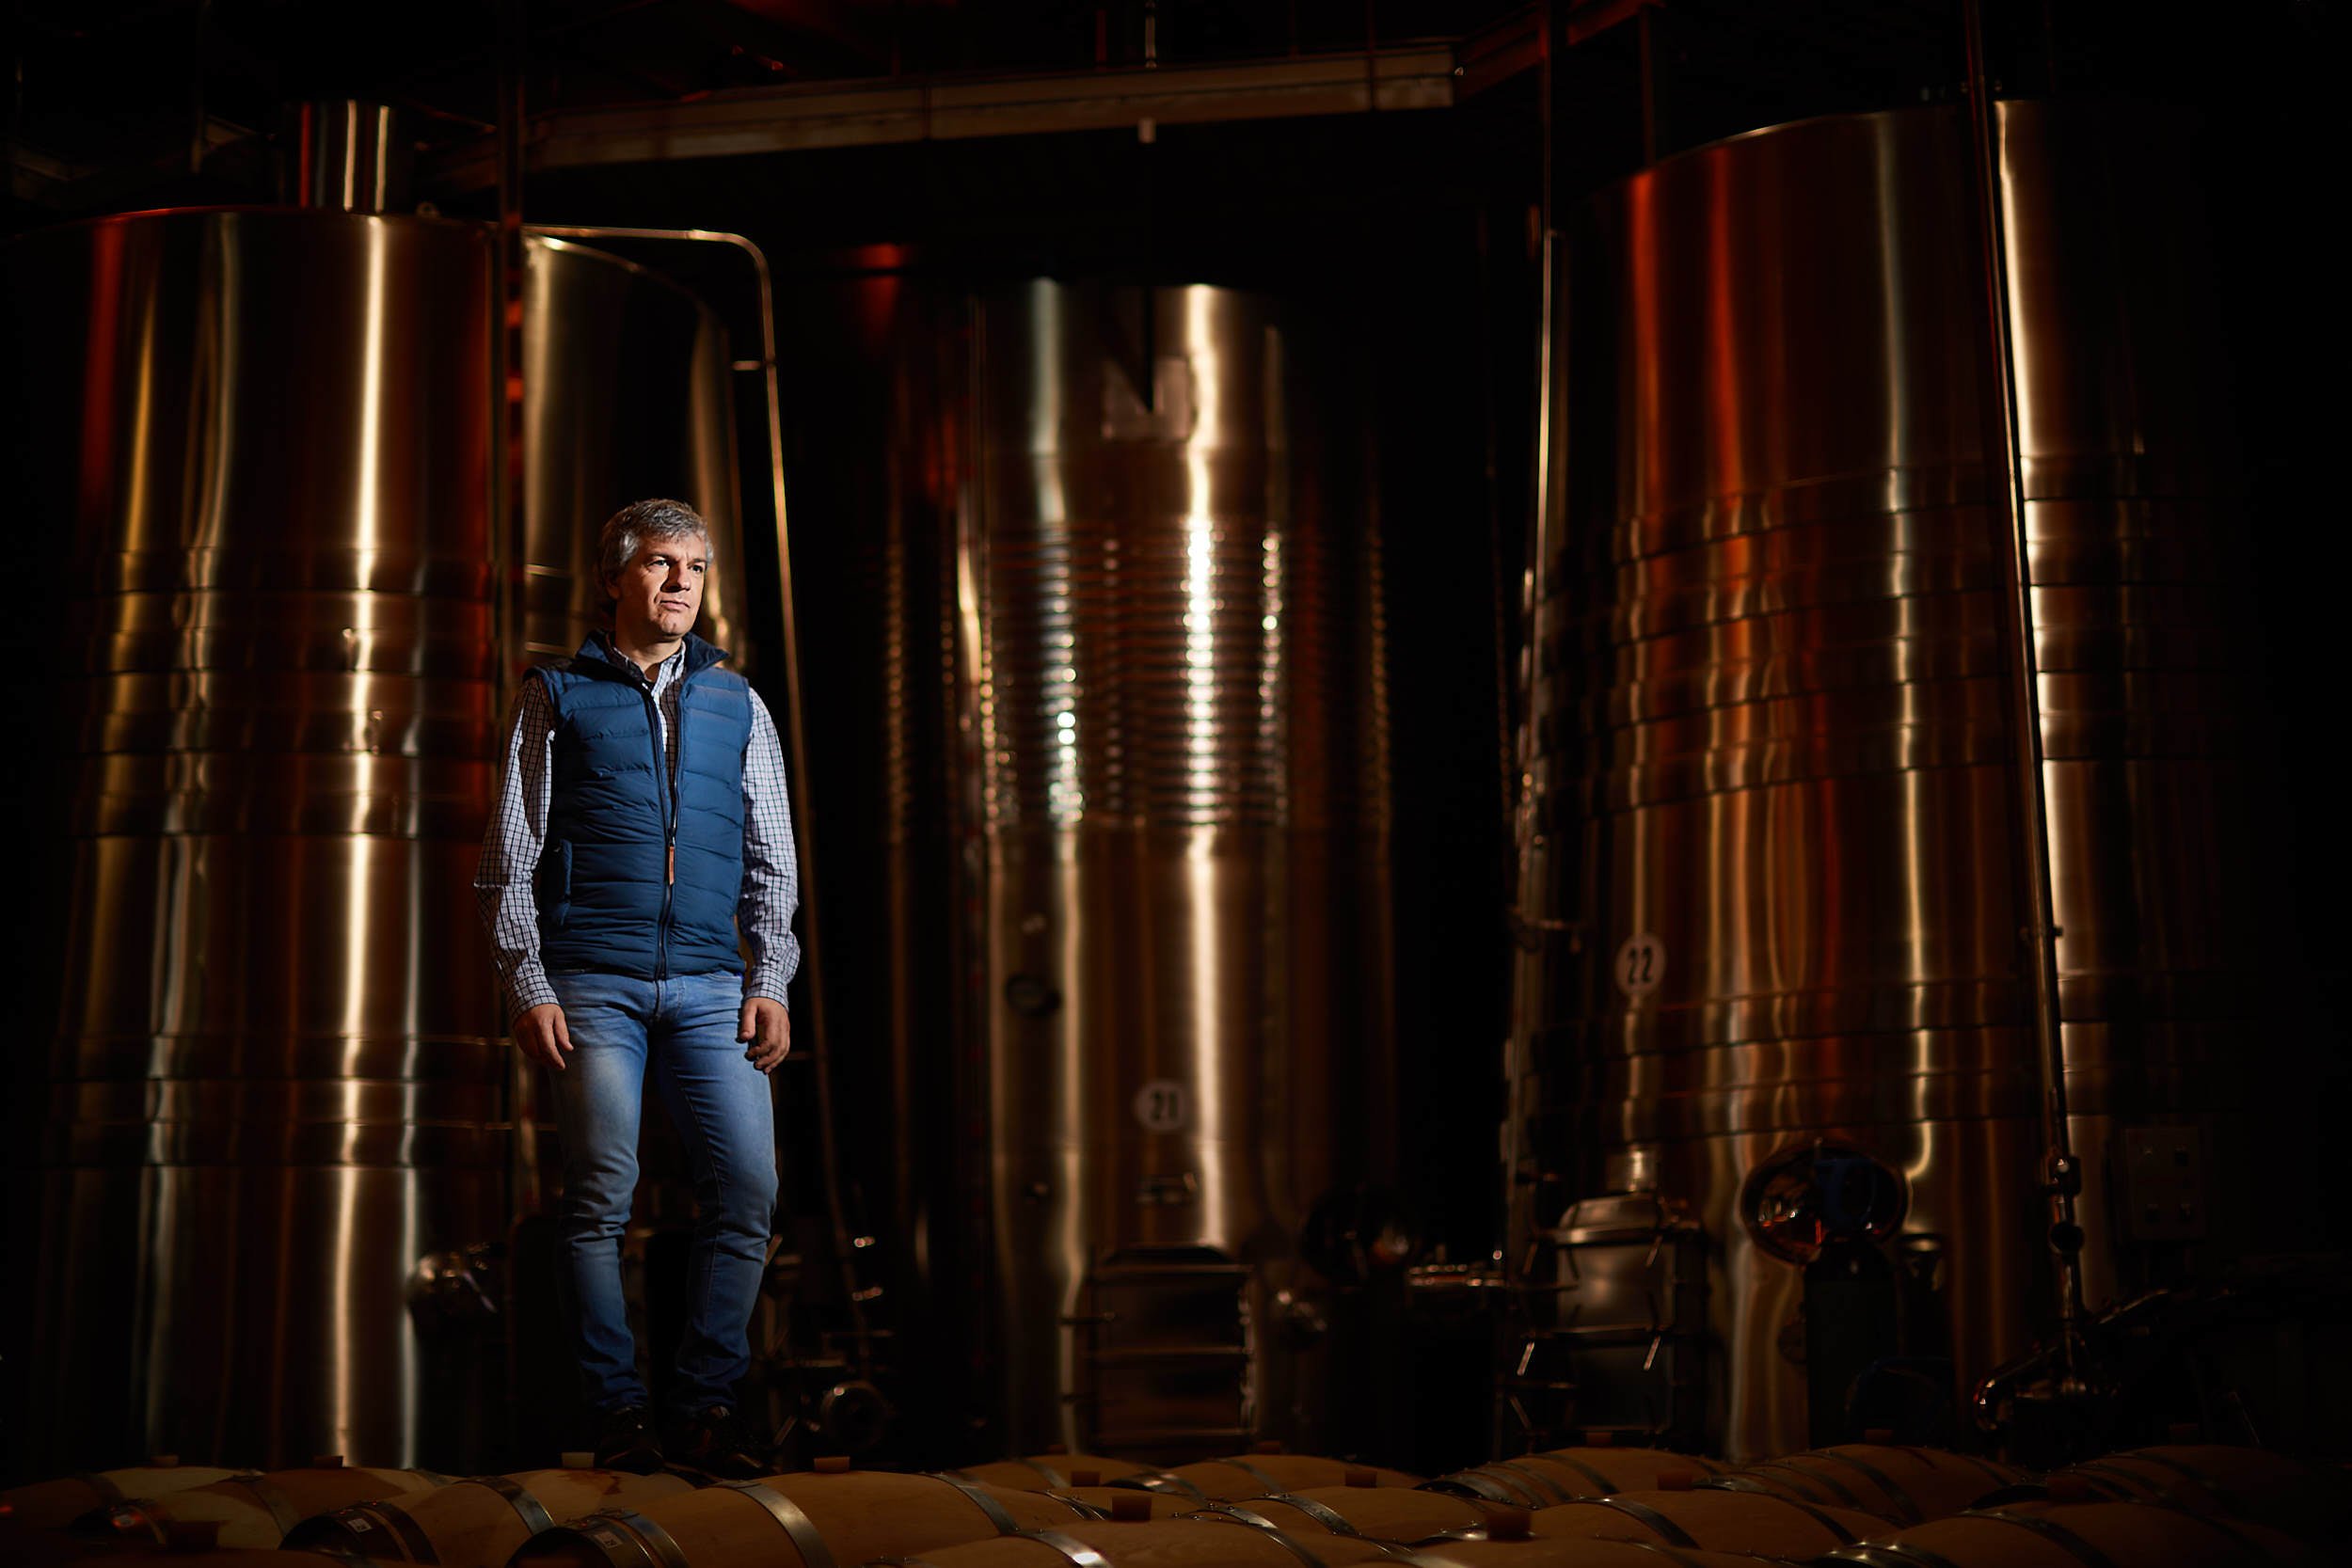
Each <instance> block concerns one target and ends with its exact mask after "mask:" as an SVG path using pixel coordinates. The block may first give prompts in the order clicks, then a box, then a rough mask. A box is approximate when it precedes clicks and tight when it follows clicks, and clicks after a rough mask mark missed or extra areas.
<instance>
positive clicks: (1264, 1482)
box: [1217, 1454, 1283, 1497]
mask: <svg viewBox="0 0 2352 1568" xmlns="http://www.w3.org/2000/svg"><path fill="white" fill-rule="evenodd" d="M1217 1463H1218V1464H1219V1465H1232V1467H1233V1468H1234V1469H1236V1470H1239V1471H1240V1472H1241V1473H1242V1474H1243V1475H1245V1476H1248V1478H1249V1479H1250V1480H1251V1481H1256V1482H1257V1483H1258V1484H1259V1485H1261V1486H1263V1487H1264V1488H1265V1496H1267V1497H1274V1496H1275V1495H1276V1494H1278V1493H1279V1492H1281V1491H1282V1490H1283V1487H1282V1483H1281V1482H1280V1481H1276V1480H1275V1479H1274V1478H1273V1477H1272V1476H1270V1475H1267V1474H1266V1473H1265V1472H1264V1471H1263V1470H1261V1469H1259V1468H1258V1467H1257V1466H1256V1465H1252V1464H1250V1463H1249V1461H1248V1460H1247V1459H1244V1458H1242V1457H1241V1456H1240V1455H1239V1454H1235V1455H1234V1456H1233V1457H1232V1458H1231V1459H1220V1460H1218V1461H1217Z"/></svg>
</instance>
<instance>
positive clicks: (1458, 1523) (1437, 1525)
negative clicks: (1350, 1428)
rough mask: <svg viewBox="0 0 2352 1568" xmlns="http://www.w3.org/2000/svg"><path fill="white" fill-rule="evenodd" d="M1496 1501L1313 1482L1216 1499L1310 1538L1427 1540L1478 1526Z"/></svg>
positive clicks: (1216, 1506) (1245, 1516)
mask: <svg viewBox="0 0 2352 1568" xmlns="http://www.w3.org/2000/svg"><path fill="white" fill-rule="evenodd" d="M1495 1507H1496V1505H1495V1504H1492V1503H1488V1502H1485V1501H1482V1500H1480V1499H1478V1498H1476V1497H1461V1496H1459V1495H1457V1494H1454V1493H1450V1492H1432V1491H1428V1490H1425V1489H1422V1488H1416V1487H1404V1486H1311V1487H1309V1488H1308V1489H1307V1490H1305V1491H1303V1492H1286V1493H1284V1494H1282V1495H1281V1496H1280V1497H1250V1498H1248V1499H1247V1500H1245V1501H1242V1502H1237V1503H1211V1504H1210V1505H1209V1508H1208V1512H1215V1513H1226V1514H1229V1515H1231V1516H1232V1517H1234V1518H1238V1519H1240V1520H1241V1521H1242V1522H1243V1523H1245V1524H1251V1525H1256V1526H1258V1527H1259V1528H1272V1529H1279V1530H1280V1531H1282V1532H1283V1533H1284V1534H1285V1535H1295V1536H1298V1537H1300V1538H1302V1539H1311V1538H1313V1537H1316V1536H1322V1535H1347V1536H1357V1537H1361V1538H1363V1539H1365V1540H1370V1541H1388V1542H1407V1541H1423V1540H1426V1539H1428V1538H1429V1537H1430V1536H1433V1535H1438V1534H1440V1533H1442V1532H1444V1531H1446V1530H1450V1529H1476V1528H1480V1527H1481V1526H1484V1525H1485V1524H1486V1521H1487V1520H1488V1519H1489V1518H1491V1517H1492V1516H1493V1513H1494V1510H1495Z"/></svg>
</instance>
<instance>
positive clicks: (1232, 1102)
mask: <svg viewBox="0 0 2352 1568" xmlns="http://www.w3.org/2000/svg"><path fill="white" fill-rule="evenodd" d="M976 338H977V344H976V352H977V359H978V364H977V372H976V385H977V404H978V405H977V410H976V413H975V428H976V432H977V472H976V474H975V477H974V482H973V483H974V484H975V487H976V497H977V499H976V504H975V507H974V509H973V513H972V515H971V517H970V518H969V520H968V522H967V526H966V530H965V533H964V536H963V538H962V541H961V547H960V550H959V554H958V560H957V562H956V569H957V577H958V581H959V584H960V609H961V618H962V629H961V647H962V651H963V657H964V659H965V660H966V663H965V666H964V669H963V671H962V675H963V679H964V683H965V699H966V701H965V706H964V713H965V716H966V721H967V724H968V726H969V727H968V730H967V735H968V736H969V740H970V743H971V744H972V746H973V747H974V748H975V755H974V757H973V768H974V771H973V773H972V775H971V777H972V782H973V784H974V787H975V789H976V791H977V820H976V827H977V843H976V844H975V846H974V852H975V869H976V871H977V877H978V883H979V904H980V916H981V919H982V921H983V923H984V929H983V931H982V932H981V934H980V937H979V940H978V942H977V948H978V952H979V953H980V954H981V955H982V957H981V960H980V961H981V962H982V964H983V965H984V975H985V978H984V982H983V984H984V986H985V990H984V992H983V994H982V995H981V996H980V997H979V998H978V1001H977V1006H979V1007H980V1008H981V1009H983V1011H982V1015H981V1023H982V1035H983V1039H984V1043H985V1052H986V1058H987V1062H988V1071H989V1084H988V1089H989V1097H990V1101H989V1102H990V1132H991V1136H992V1139H993V1183H992V1202H993V1226H994V1237H995V1241H994V1245H995V1263H996V1275H997V1281H998V1291H999V1296H998V1300H997V1302H996V1308H997V1312H998V1315H999V1322H998V1333H997V1336H996V1339H997V1343H998V1344H999V1345H1001V1347H1002V1352H1003V1372H1004V1377H1005V1380H1006V1381H1005V1387H1006V1391H1007V1397H1008V1400H1009V1424H1008V1429H1007V1432H1006V1433H1005V1436H1006V1438H1007V1440H1009V1442H1010V1443H1012V1444H1013V1445H1014V1446H1015V1447H1016V1448H1020V1449H1032V1448H1036V1447H1039V1446H1041V1445H1042V1444H1043V1443H1044V1442H1046V1441H1048V1440H1052V1439H1057V1438H1058V1439H1059V1440H1061V1441H1062V1442H1064V1443H1066V1444H1068V1445H1069V1446H1070V1447H1072V1448H1073V1449H1078V1450H1081V1451H1090V1452H1113V1453H1116V1452H1120V1451H1142V1452H1149V1453H1152V1454H1154V1455H1160V1456H1174V1455H1182V1454H1184V1453H1188V1452H1199V1451H1203V1450H1207V1451H1215V1452H1224V1453H1230V1452H1232V1451H1233V1449H1234V1448H1235V1447H1236V1446H1237V1445H1238V1444H1239V1442H1240V1440H1241V1439H1242V1438H1244V1437H1247V1436H1250V1435H1255V1434H1257V1433H1268V1434H1277V1433H1279V1434H1280V1435H1282V1436H1284V1437H1286V1438H1290V1439H1292V1440H1294V1441H1299V1442H1307V1441H1312V1440H1313V1436H1314V1433H1313V1431H1312V1428H1311V1417H1310V1416H1308V1415H1307V1414H1305V1413H1306V1412H1310V1411H1311V1410H1313V1409H1314V1408H1315V1407H1316V1406H1317V1405H1318V1404H1319V1402H1320V1400H1319V1398H1318V1395H1317V1391H1316V1387H1315V1379H1316V1378H1318V1377H1319V1376H1320V1375H1321V1370H1320V1361H1321V1358H1320V1357H1319V1356H1318V1355H1317V1354H1315V1351H1314V1346H1313V1337H1314V1332H1315V1329H1314V1324H1315V1322H1316V1319H1315V1315H1314V1311H1313V1307H1312V1302H1311V1296H1312V1293H1313V1291H1314V1290H1315V1288H1316V1282H1315V1280H1314V1279H1313V1277H1312V1276H1311V1275H1310V1274H1309V1273H1308V1271H1307V1270H1306V1269H1305V1268H1304V1267H1303V1266H1302V1264H1301V1263H1300V1262H1299V1261H1298V1259H1297V1246H1298V1242H1297V1238H1298V1236H1299V1233H1300V1231H1301V1228H1302V1227H1304V1226H1305V1225H1306V1223H1307V1221H1308V1218H1309V1213H1310V1211H1311V1207H1312V1205H1313V1204H1314V1203H1315V1202H1316V1200H1317V1199H1318V1197H1320V1196H1322V1195H1323V1194H1325V1193H1326V1192H1327V1191H1329V1190H1330V1189H1332V1188H1333V1187H1334V1186H1335V1185H1338V1184H1343V1183H1345V1182H1348V1181H1350V1180H1360V1179H1362V1177H1363V1176H1365V1175H1366V1174H1374V1173H1375V1167H1376V1165H1377V1164H1378V1162H1379V1161H1380V1160H1381V1159H1382V1158H1384V1156H1385V1148H1384V1142H1383V1139H1382V1137H1381V1134H1380V1129H1381V1128H1382V1127H1383V1126H1385V1125H1386V1120H1387V1118H1388V1117H1390V1116H1391V1115H1392V1114H1393V1113H1392V1111H1391V1109H1390V1108H1389V1107H1387V1106H1386V1105H1385V1104H1384V1103H1383V1101H1384V1087H1385V1084H1386V1081H1387V1078H1388V1075H1389V1073H1390V1071H1391V1066H1390V1041H1389V1039H1388V1037H1387V1028H1388V1025H1387V1018H1388V1008H1387V1006H1386V1003H1387V986H1388V982H1387V975H1388V973H1389V947H1390V937H1389V927H1388V924H1387V922H1388V912H1387V911H1388V900H1387V892H1386V878H1387V871H1386V864H1385V855H1386V833H1387V828H1388V820H1387V818H1388V807H1387V799H1388V785H1387V759H1386V737H1385V733H1384V715H1383V707H1382V695H1381V687H1380V642H1381V631H1380V625H1379V618H1378V610H1377V605H1378V596H1377V585H1378V575H1377V574H1378V562H1377V553H1376V545H1375V540H1376V534H1375V531H1374V530H1373V529H1372V527H1371V526H1370V517H1369V515H1368V514H1367V513H1366V512H1365V511H1364V510H1363V509H1362V508H1361V506H1360V503H1359V502H1356V501H1352V500H1351V499H1350V495H1351V492H1350V490H1349V488H1348V475H1347V472H1346V468H1345V466H1346V465H1347V464H1348V463H1350V462H1351V461H1353V460H1354V459H1353V457H1352V454H1351V453H1350V452H1349V451H1348V449H1346V448H1345V447H1344V446H1339V447H1336V448H1335V447H1333V446H1331V445H1327V443H1326V440H1325V438H1324V436H1322V434H1321V433H1320V432H1318V431H1317V430H1316V428H1315V427H1314V424H1313V422H1312V420H1311V417H1310V416H1311V415H1312V414H1313V413H1314V412H1315V405H1314V404H1313V403H1311V401H1310V400H1308V399H1307V398H1305V397H1303V396H1302V395H1301V387H1302V382H1301V379H1300V367H1299V365H1297V364H1295V363H1291V362H1288V361H1289V360H1290V359H1291V357H1292V356H1295V354H1296V353H1297V352H1298V348H1297V342H1296V340H1295V337H1294V336H1293V335H1292V334H1291V333H1289V332H1288V331H1287V330H1286V328H1285V325H1284V324H1283V322H1282V320H1281V318H1280V316H1279V312H1278V311H1277V310H1276V309H1274V308H1273V307H1271V306H1270V305H1269V304H1268V303H1267V302H1266V301H1263V300H1262V299H1258V298H1255V297H1252V296H1248V295H1245V294H1239V293H1232V292H1228V291H1222V290H1217V289H1209V288H1183V289H1168V290H1156V291H1145V290H1136V289H1110V288H1095V287H1065V286H1060V285H1056V284H1051V283H1044V282H1040V283H1035V284H1031V285H1028V286H1026V287H1025V288H1022V289H1019V290H1016V291H1011V292H1007V293H996V294H992V295H990V296H988V297H986V298H985V299H984V300H983V301H982V303H981V306H980V309H979V310H978V314H977V325H976Z"/></svg>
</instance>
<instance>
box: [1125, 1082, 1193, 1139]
mask: <svg viewBox="0 0 2352 1568" xmlns="http://www.w3.org/2000/svg"><path fill="white" fill-rule="evenodd" d="M1135 1110H1136V1122H1137V1123H1138V1124H1140V1125H1141V1126H1142V1128H1143V1130H1144V1131H1145V1132H1183V1131H1184V1124H1185V1123H1186V1122H1188V1121H1190V1120H1191V1119H1192V1096H1191V1094H1190V1093H1189V1092H1188V1091H1187V1090H1186V1089H1185V1088H1184V1085H1183V1084H1181V1083H1179V1082H1177V1081H1176V1080H1175V1079H1173V1078H1154V1079H1152V1081H1151V1082H1150V1083H1148V1084H1146V1085H1143V1087H1141V1088H1139V1089H1137V1090H1136V1098H1135Z"/></svg>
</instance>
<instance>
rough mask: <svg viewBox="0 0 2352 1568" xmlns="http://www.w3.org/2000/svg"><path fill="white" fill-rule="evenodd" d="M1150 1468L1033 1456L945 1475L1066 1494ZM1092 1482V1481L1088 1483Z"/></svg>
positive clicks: (1092, 1457)
mask: <svg viewBox="0 0 2352 1568" xmlns="http://www.w3.org/2000/svg"><path fill="white" fill-rule="evenodd" d="M1150 1468H1151V1466H1150V1465H1137V1464H1136V1463H1135V1462H1134V1461H1132V1460H1126V1459H1111V1458H1107V1457H1105V1456H1104V1455H1103V1454H1099V1453H1033V1454H1029V1455H1026V1456H1025V1457H1019V1458H1013V1459H998V1460H992V1461H991V1462H989V1463H988V1464H986V1465H965V1466H964V1467H963V1468H962V1469H961V1470H949V1471H947V1472H946V1473H947V1474H948V1475H951V1476H954V1477H955V1478H956V1479H958V1480H959V1481H979V1482H981V1483H982V1484H984V1485H988V1486H1004V1487H1009V1488H1011V1489H1012V1490H1013V1491H1015V1492H1064V1491H1067V1490H1069V1489H1070V1488H1071V1487H1073V1486H1103V1485H1105V1484H1107V1483H1109V1482H1111V1481H1122V1480H1124V1479H1126V1478H1127V1477H1129V1476H1139V1475H1141V1474H1143V1473H1144V1472H1145V1471H1146V1470H1149V1469H1150ZM1089 1478H1090V1479H1089Z"/></svg>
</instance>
